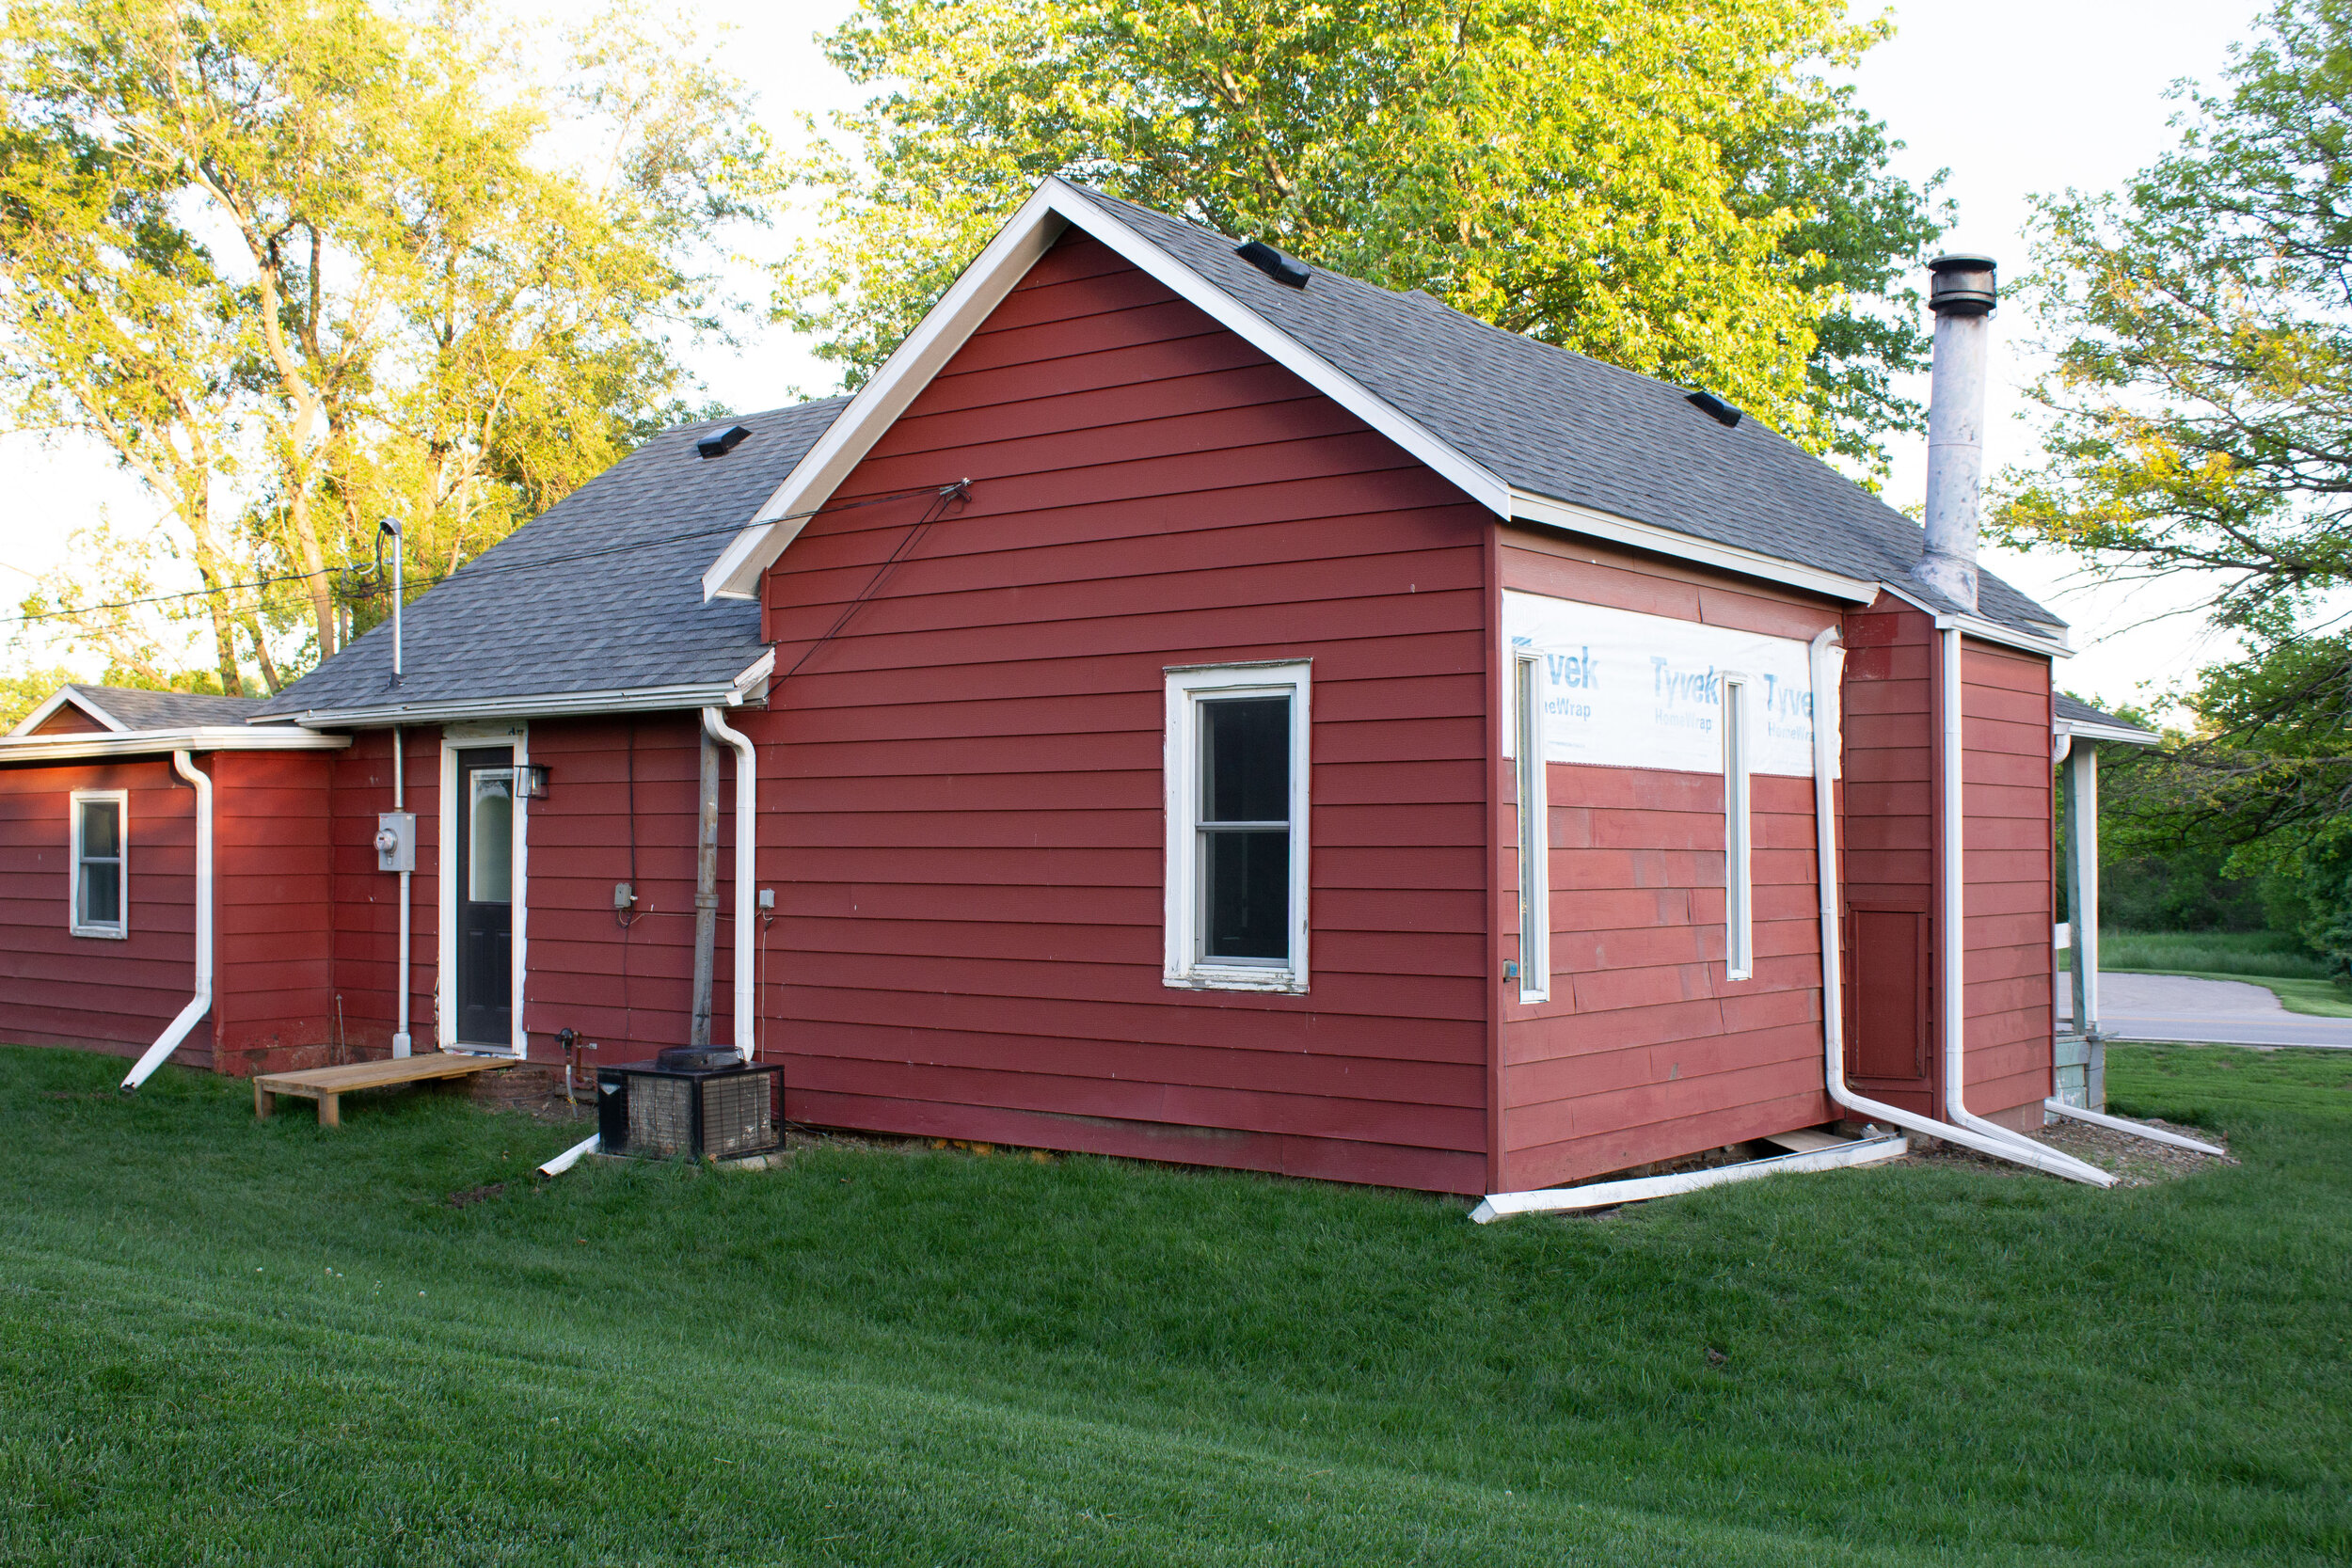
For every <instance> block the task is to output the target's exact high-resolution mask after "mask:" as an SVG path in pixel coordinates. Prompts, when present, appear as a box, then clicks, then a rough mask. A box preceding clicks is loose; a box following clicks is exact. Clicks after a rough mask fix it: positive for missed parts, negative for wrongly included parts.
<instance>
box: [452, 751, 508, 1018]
mask: <svg viewBox="0 0 2352 1568" xmlns="http://www.w3.org/2000/svg"><path fill="white" fill-rule="evenodd" d="M456 895H457V896H456V899H455V903H456V927H457V1043H458V1044H459V1045H466V1046H479V1047H486V1048H489V1049H493V1050H498V1051H512V1050H513V1049H514V1046H515V1010H514V1008H515V752H514V749H513V748H512V747H509V746H497V747H484V748H482V749H481V750H479V751H472V750H469V751H464V752H458V753H457V889H456Z"/></svg>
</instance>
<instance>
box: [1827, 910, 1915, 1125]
mask: <svg viewBox="0 0 2352 1568" xmlns="http://www.w3.org/2000/svg"><path fill="white" fill-rule="evenodd" d="M1926 903H1927V899H1926V895H1925V892H1924V890H1919V891H1917V892H1913V891H1911V890H1905V891H1903V892H1900V893H1893V892H1890V893H1886V894H1881V895H1875V896H1873V895H1856V896H1854V897H1853V898H1852V899H1851V903H1850V904H1849V905H1848V908H1847V911H1846V1081H1847V1083H1849V1084H1851V1085H1852V1086H1853V1087H1854V1088H1855V1089H1856V1090H1858V1091H1860V1092H1861V1093H1863V1094H1865V1095H1867V1096H1869V1097H1870V1098H1871V1099H1873V1100H1883V1101H1886V1102H1887V1103H1888V1104H1890V1105H1895V1106H1899V1107H1900V1108H1901V1109H1903V1110H1907V1111H1908V1110H1919V1111H1923V1112H1926V1113H1929V1114H1932V1113H1933V1110H1934V1102H1935V1100H1934V1074H1933V1063H1932V1061H1931V1052H1930V1045H1931V1040H1932V1031H1931V1028H1930V1025H1929V1020H1930V1019H1931V1017H1932V1012H1933V1003H1934V990H1935V987H1934V973H1933V967H1932V963H1931V958H1932V956H1933V950H1932V948H1931V945H1930V943H1929V936H1930V931H1931V927H1930V916H1929V912H1928V911H1927V908H1926Z"/></svg>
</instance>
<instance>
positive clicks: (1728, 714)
mask: <svg viewBox="0 0 2352 1568" xmlns="http://www.w3.org/2000/svg"><path fill="white" fill-rule="evenodd" d="M1723 716H1724V978H1725V979H1727V980H1745V979H1748V978H1750V977H1752V976H1753V975H1754V974H1756V823H1755V814H1754V812H1753V810H1752V809H1751V806H1750V800H1749V789H1748V772H1749V767H1748V764H1749V754H1750V740H1749V736H1748V728H1749V724H1748V682H1747V680H1746V678H1745V677H1744V676H1740V675H1726V676H1725V677H1724V706H1723Z"/></svg>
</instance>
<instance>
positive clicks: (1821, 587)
mask: <svg viewBox="0 0 2352 1568" xmlns="http://www.w3.org/2000/svg"><path fill="white" fill-rule="evenodd" d="M1511 515H1512V516H1513V517H1514V518H1516V519H1517V520H1518V521H1520V522H1526V523H1536V524H1540V525H1542V526H1543V527H1546V528H1556V529H1561V530H1565V531H1567V532H1569V533H1581V534H1586V535H1589V536H1590V537H1592V538H1595V539H1606V540H1608V541H1610V542H1611V543H1612V544H1618V545H1631V546H1635V547H1636V548H1638V549H1645V550H1649V551H1651V552H1653V553H1655V554H1658V555H1669V556H1673V557H1675V558H1676V559H1677V560H1678V561H1690V562H1698V563H1699V564H1701V565H1706V566H1720V567H1722V568H1723V569H1724V571H1727V572H1737V573H1739V574H1740V576H1741V577H1750V578H1761V579H1762V580H1764V581H1766V582H1778V583H1785V584H1787V585H1788V586H1789V587H1791V588H1802V589H1804V590H1805V591H1806V592H1808V593H1813V594H1824V595H1826V596H1827V597H1830V598H1833V599H1844V600H1847V601H1848V602H1849V603H1851V604H1868V603H1869V602H1870V601H1871V600H1872V599H1875V598H1877V597H1878V595H1879V585H1878V584H1877V583H1875V582H1866V581H1864V580H1863V579H1862V578H1850V577H1847V576H1845V575H1844V574H1842V573H1838V572H1831V571H1824V570H1823V569H1821V568H1820V567H1818V566H1803V565H1799V564H1798V563H1797V562H1793V561H1783V560H1781V559H1780V558H1779V557H1778V556H1771V555H1765V554H1763V553H1762V552H1760V551H1757V550H1747V549H1741V548H1740V546H1737V545H1718V544H1716V543H1714V542H1713V541H1712V540H1708V539H1697V538H1693V537H1692V535H1690V534H1687V533H1677V532H1676V531H1674V530H1672V529H1664V528H1660V527H1658V526H1657V525H1656V524H1654V523H1637V522H1635V521H1634V520H1633V519H1632V518H1630V517H1619V516H1616V515H1613V514H1611V513H1607V512H1596V511H1594V510H1593V509H1592V508H1591V507H1589V506H1579V505H1577V504H1576V503H1575V502H1573V501H1564V500H1554V499H1552V498H1550V497H1549V496H1539V495H1536V494H1534V492H1532V491H1528V490H1519V489H1514V490H1513V491H1512V492H1511Z"/></svg>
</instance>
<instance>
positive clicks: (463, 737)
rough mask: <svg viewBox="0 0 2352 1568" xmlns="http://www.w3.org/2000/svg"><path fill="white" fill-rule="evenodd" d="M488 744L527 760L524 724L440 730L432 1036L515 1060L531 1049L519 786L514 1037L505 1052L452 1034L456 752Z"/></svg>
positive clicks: (526, 820) (524, 763) (527, 809)
mask: <svg viewBox="0 0 2352 1568" xmlns="http://www.w3.org/2000/svg"><path fill="white" fill-rule="evenodd" d="M489 746H506V747H511V748H512V749H513V751H514V753H515V758H514V766H515V768H516V770H517V771H518V772H519V771H520V770H521V769H522V768H527V767H529V766H530V765H531V730H530V726H529V725H527V724H452V725H450V726H448V727H447V728H445V729H444V730H442V731H441V767H440V777H439V789H440V802H439V806H438V809H437V815H438V816H439V819H440V843H439V845H438V846H437V850H436V855H435V859H436V862H437V864H436V867H435V869H436V870H437V873H438V880H439V887H438V890H437V894H436V895H435V899H434V903H435V910H434V917H435V918H434V924H435V925H436V926H437V927H439V929H438V930H437V932H436V933H435V936H436V942H435V952H434V964H433V1039H434V1043H435V1044H437V1045H438V1046H439V1047H440V1048H441V1049H442V1050H444V1051H470V1052H479V1053H484V1054H492V1055H495V1054H505V1055H510V1056H513V1057H516V1059H518V1060H519V1059H521V1058H523V1057H526V1056H528V1055H530V1054H531V1037H530V1035H529V1034H528V1033H526V1032H525V1031H524V1029H523V992H524V981H525V980H526V979H527V978H528V976H529V974H530V968H529V960H530V956H531V942H530V935H529V932H530V913H531V801H530V800H528V799H527V798H526V797H525V796H524V795H523V793H522V791H521V790H520V789H519V788H517V789H516V792H515V850H514V853H515V886H514V894H515V903H514V911H515V912H514V915H513V916H512V919H513V922H514V927H515V928H514V931H513V934H512V937H511V939H510V940H511V942H512V947H511V949H510V954H511V956H510V958H509V959H508V968H509V970H510V974H509V976H508V978H509V980H510V982H511V983H512V986H513V995H512V996H511V997H510V998H509V1000H508V1004H507V1006H508V1007H509V1009H510V1011H511V1017H510V1020H509V1022H510V1026H511V1027H512V1029H513V1031H514V1037H513V1038H512V1039H511V1040H510V1041H509V1042H508V1048H507V1050H506V1051H505V1052H504V1053H499V1052H497V1051H495V1050H494V1049H493V1048H490V1047H488V1046H485V1044H484V1043H483V1042H481V1041H478V1040H467V1041H464V1042H460V1041H459V1040H458V1038H457V753H458V752H463V751H469V750H473V749H476V748H481V747H489Z"/></svg>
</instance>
